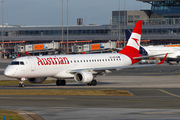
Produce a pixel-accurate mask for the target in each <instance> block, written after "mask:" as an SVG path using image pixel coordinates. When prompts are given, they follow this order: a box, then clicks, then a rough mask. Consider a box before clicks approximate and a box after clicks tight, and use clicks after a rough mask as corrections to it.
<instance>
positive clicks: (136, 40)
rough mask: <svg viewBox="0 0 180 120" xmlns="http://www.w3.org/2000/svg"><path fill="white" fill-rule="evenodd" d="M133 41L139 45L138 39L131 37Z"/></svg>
mask: <svg viewBox="0 0 180 120" xmlns="http://www.w3.org/2000/svg"><path fill="white" fill-rule="evenodd" d="M132 39H133V40H134V41H135V42H136V44H137V45H138V46H139V43H138V39H136V38H132Z"/></svg>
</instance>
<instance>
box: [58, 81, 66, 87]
mask: <svg viewBox="0 0 180 120" xmlns="http://www.w3.org/2000/svg"><path fill="white" fill-rule="evenodd" d="M56 85H57V86H61V85H62V86H65V85H66V81H65V80H56Z"/></svg>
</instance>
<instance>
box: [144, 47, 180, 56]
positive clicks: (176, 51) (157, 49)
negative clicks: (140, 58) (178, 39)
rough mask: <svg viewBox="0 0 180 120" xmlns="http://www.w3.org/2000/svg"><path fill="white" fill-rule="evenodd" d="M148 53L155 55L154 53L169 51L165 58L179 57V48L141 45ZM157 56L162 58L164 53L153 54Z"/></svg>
mask: <svg viewBox="0 0 180 120" xmlns="http://www.w3.org/2000/svg"><path fill="white" fill-rule="evenodd" d="M143 48H144V49H145V50H146V52H147V53H148V55H156V54H166V53H169V54H168V56H167V58H178V57H180V48H179V47H156V46H149V47H143ZM155 57H157V58H163V57H164V55H159V56H155Z"/></svg>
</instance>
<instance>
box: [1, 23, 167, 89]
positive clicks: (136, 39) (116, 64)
mask: <svg viewBox="0 0 180 120" xmlns="http://www.w3.org/2000/svg"><path fill="white" fill-rule="evenodd" d="M141 29H142V21H138V22H137V23H136V25H135V28H134V30H133V32H132V34H131V36H130V38H129V40H128V43H127V46H126V47H125V48H124V49H122V50H121V51H120V52H119V53H103V54H102V53H101V54H80V55H53V56H28V57H20V58H16V59H14V60H13V61H12V62H11V63H10V64H9V65H8V66H7V68H6V69H5V71H4V74H5V76H7V77H12V78H17V79H19V80H20V84H19V86H20V87H23V86H24V84H23V82H24V80H26V79H27V80H28V81H29V82H31V83H42V82H43V81H45V80H46V78H47V77H54V78H57V81H56V85H57V86H60V85H62V86H65V85H66V81H65V79H67V78H74V80H75V81H76V82H78V83H87V85H89V86H90V85H93V86H95V85H96V84H97V81H96V80H95V79H94V78H95V77H96V76H97V75H102V74H105V73H107V72H112V71H114V70H120V69H122V68H131V67H142V66H145V65H138V66H131V65H132V64H134V63H136V62H139V61H140V60H141V59H142V58H144V57H141V55H140V54H139V45H140V39H141ZM166 56H167V55H166ZM166 56H165V57H166ZM165 57H164V59H163V60H162V61H161V62H160V63H158V64H161V63H163V62H164V60H165ZM146 66H153V65H146Z"/></svg>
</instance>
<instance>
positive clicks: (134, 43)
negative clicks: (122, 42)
mask: <svg viewBox="0 0 180 120" xmlns="http://www.w3.org/2000/svg"><path fill="white" fill-rule="evenodd" d="M142 22H143V21H142V20H140V21H137V23H136V25H135V27H134V30H133V32H132V34H131V36H130V38H129V40H128V43H127V45H126V47H125V48H123V49H122V50H121V51H119V53H122V54H139V46H140V41H141V30H142Z"/></svg>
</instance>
